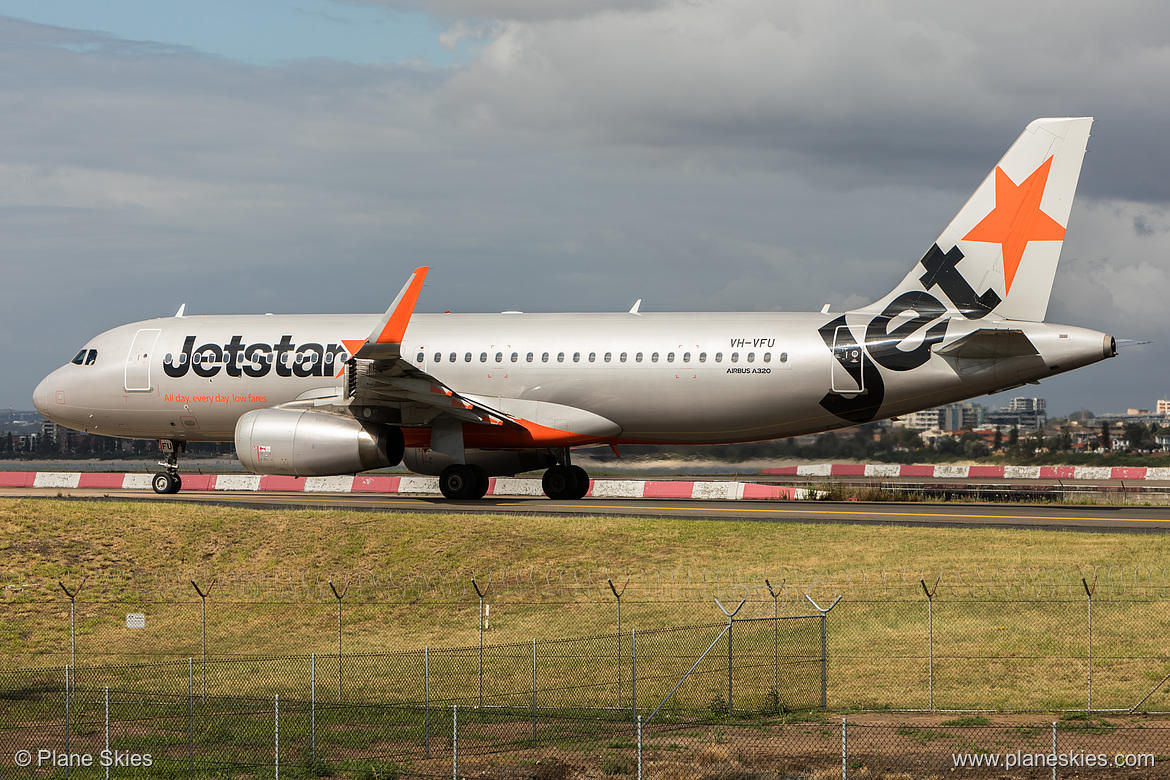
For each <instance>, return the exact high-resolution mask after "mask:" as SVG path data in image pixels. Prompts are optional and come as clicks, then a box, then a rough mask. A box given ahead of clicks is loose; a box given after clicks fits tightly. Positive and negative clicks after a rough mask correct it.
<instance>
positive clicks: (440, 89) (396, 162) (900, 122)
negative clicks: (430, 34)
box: [0, 0, 1170, 411]
mask: <svg viewBox="0 0 1170 780" xmlns="http://www.w3.org/2000/svg"><path fill="white" fill-rule="evenodd" d="M414 5H415V6H417V7H421V8H423V9H424V10H427V11H428V12H429V13H431V14H433V15H435V16H437V17H441V18H444V19H448V20H450V29H449V32H448V35H449V36H450V38H451V43H452V45H458V44H459V42H460V41H462V40H466V39H474V42H475V44H476V46H478V47H479V48H478V49H474V50H473V51H472V54H471V56H470V59H469V61H468V62H466V63H464V64H460V65H455V66H447V67H432V66H426V65H410V64H399V65H386V66H359V65H353V64H348V63H342V62H336V61H328V60H308V61H301V62H293V63H287V64H282V65H280V66H271V67H261V66H256V65H248V64H243V63H240V62H236V61H231V60H227V59H223V58H217V57H210V56H206V55H203V54H200V53H199V52H195V51H192V50H189V49H183V48H179V47H168V46H166V45H164V44H158V43H151V42H143V43H136V42H126V41H120V40H117V39H112V38H110V37H109V36H103V35H100V34H93V33H86V32H82V31H73V30H63V29H59V28H52V27H45V26H38V25H32V24H28V23H22V22H17V21H12V20H0V58H2V60H0V62H2V64H3V68H2V69H0V74H2V75H0V106H2V107H3V110H4V112H5V122H3V123H0V231H3V233H2V234H3V236H4V243H3V245H2V246H3V250H2V251H3V257H4V267H5V268H6V269H15V270H10V274H12V277H13V278H14V280H15V285H14V286H13V288H12V289H15V290H16V291H17V292H16V295H15V297H14V298H13V300H12V302H11V305H10V307H9V308H8V309H7V310H5V312H4V314H2V315H0V350H2V351H3V353H4V354H5V355H6V356H10V357H11V359H13V360H14V361H15V363H16V364H17V365H20V366H22V370H21V371H20V372H16V373H13V372H7V373H6V374H5V376H4V378H3V379H2V380H0V391H3V392H2V393H0V400H4V402H7V403H12V404H14V405H16V406H17V407H21V406H24V407H27V406H28V394H29V392H31V388H32V386H33V385H34V384H35V382H36V381H37V379H39V378H40V376H42V375H44V374H45V373H47V372H48V371H49V370H50V369H51V368H53V367H54V366H55V365H57V364H59V363H61V362H63V361H64V360H65V359H67V358H68V357H69V356H70V355H72V354H73V352H74V351H76V348H77V346H79V343H80V342H82V341H84V340H85V339H86V338H87V337H88V336H89V335H91V334H92V333H94V332H96V331H98V330H101V329H103V328H106V327H111V326H113V325H116V324H121V323H122V322H125V321H128V320H133V319H140V318H145V317H148V316H157V315H168V314H170V313H172V312H173V311H174V310H175V309H176V308H177V307H178V304H179V303H182V302H184V301H186V302H187V303H188V312H189V313H211V312H230V311H238V312H255V311H380V310H382V309H383V308H384V307H385V306H386V304H387V303H388V302H389V300H390V299H391V298H392V297H393V295H394V293H395V292H396V291H397V289H398V287H399V286H400V284H401V281H402V279H404V278H405V276H406V274H407V273H408V272H409V270H410V269H412V268H414V267H415V266H417V265H423V264H429V265H432V266H434V270H433V271H432V274H431V276H430V277H428V284H427V288H426V290H424V293H423V298H422V299H421V301H420V308H421V309H423V310H431V311H435V310H438V311H442V310H445V309H450V310H463V311H470V310H502V309H522V310H532V311H536V310H598V309H603V310H622V309H625V308H628V307H629V305H630V304H631V303H632V302H633V299H634V298H636V297H642V298H645V299H646V302H645V303H644V304H643V309H644V310H664V309H683V310H688V309H705V310H727V309H748V310H762V309H819V308H820V306H821V305H822V304H823V303H826V302H829V303H831V304H833V306H834V308H836V309H840V308H841V307H842V306H845V305H849V304H858V303H862V302H865V301H867V300H872V299H874V298H876V297H878V296H880V295H881V294H882V293H884V292H885V291H886V290H887V289H889V288H890V287H891V286H892V285H893V284H895V283H896V282H897V281H898V280H899V279H900V278H901V277H902V276H903V275H904V274H905V273H906V271H907V269H908V268H909V267H910V266H911V265H912V264H913V263H914V262H915V261H916V260H917V259H918V258H919V257H921V255H922V253H923V252H924V251H925V250H926V248H927V247H928V246H929V245H930V242H931V241H932V240H933V238H934V237H935V236H936V235H937V234H938V233H939V231H940V230H941V229H942V227H943V226H944V225H945V224H946V222H947V221H949V219H950V217H951V216H952V215H953V214H954V212H955V211H956V210H957V209H958V208H959V207H960V206H961V205H962V203H963V201H964V199H965V198H966V196H967V195H968V194H969V193H970V192H971V191H972V190H973V189H974V187H975V186H976V185H977V184H978V183H979V181H980V180H981V179H982V177H983V176H984V175H985V174H986V172H987V171H988V170H989V169H990V167H991V166H992V165H994V163H995V161H996V160H997V159H998V158H999V156H1000V155H1001V154H1002V153H1003V151H1004V150H1005V149H1006V148H1007V145H1008V144H1009V143H1011V141H1012V140H1014V138H1015V137H1016V136H1017V135H1018V133H1019V132H1020V130H1021V129H1022V128H1023V127H1024V125H1025V124H1026V123H1027V122H1028V121H1030V120H1031V119H1033V118H1035V117H1037V116H1044V115H1069V114H1095V115H1096V116H1097V118H1098V122H1097V124H1096V125H1095V126H1094V137H1093V138H1092V140H1091V142H1090V152H1089V155H1088V156H1087V157H1086V162H1085V169H1084V176H1083V177H1082V180H1081V188H1080V191H1079V200H1078V205H1077V206H1076V207H1075V208H1074V210H1073V215H1072V219H1071V222H1070V226H1069V232H1068V240H1067V241H1066V248H1065V257H1064V260H1063V266H1062V270H1061V272H1060V273H1059V274H1058V279H1057V286H1056V289H1055V292H1054V296H1053V304H1052V307H1051V310H1050V316H1051V317H1052V318H1053V319H1056V320H1057V321H1065V322H1069V323H1072V324H1079V325H1085V326H1088V327H1096V328H1100V329H1105V330H1117V331H1119V332H1120V331H1124V332H1123V333H1121V335H1131V336H1134V337H1145V338H1154V339H1157V340H1159V341H1160V342H1162V343H1165V342H1166V341H1167V337H1168V336H1170V333H1168V331H1170V326H1168V325H1167V324H1166V322H1165V317H1164V316H1163V315H1162V313H1161V304H1160V301H1164V300H1165V299H1166V298H1167V297H1170V280H1168V278H1167V273H1166V262H1165V261H1164V260H1163V258H1165V257H1167V256H1168V254H1170V238H1168V236H1170V233H1168V228H1170V220H1168V219H1167V216H1166V213H1165V204H1166V203H1167V201H1168V200H1170V185H1167V183H1166V175H1165V171H1166V170H1167V168H1170V159H1167V157H1168V155H1170V152H1168V151H1167V148H1166V145H1165V144H1164V142H1163V140H1162V138H1161V135H1162V134H1163V131H1162V128H1164V127H1166V126H1167V120H1168V119H1170V116H1167V112H1168V111H1170V108H1167V107H1168V106H1170V100H1166V97H1167V95H1166V91H1167V86H1166V83H1165V82H1166V80H1165V78H1164V74H1165V73H1166V72H1170V67H1168V66H1170V52H1168V51H1167V50H1165V47H1163V46H1162V45H1161V41H1160V40H1159V36H1160V33H1159V31H1160V30H1164V29H1166V28H1167V26H1168V25H1167V23H1168V22H1170V19H1167V15H1168V13H1170V9H1165V8H1163V7H1162V6H1161V5H1158V4H1154V3H1133V4H1129V5H1125V6H1120V7H1109V8H1106V7H1104V6H1102V7H1100V8H1098V7H1097V6H1096V5H1095V4H1090V3H1083V4H1076V3H1072V4H1069V3H1062V4H1059V5H1058V4H1056V3H1038V4H1019V3H1014V4H1008V3H993V4H990V5H989V4H981V5H980V6H979V7H978V9H975V8H974V7H972V8H970V9H967V8H951V7H948V6H940V5H939V4H937V3H929V4H928V3H906V2H889V3H881V4H856V3H849V4H845V3H786V4H776V3H772V2H747V1H746V0H729V1H728V2H720V3H692V2H671V3H667V2H647V3H644V4H637V5H628V4H623V5H622V7H621V8H618V7H617V6H616V5H614V4H609V3H586V2H579V3H566V4H558V3H546V2H541V3H535V2H534V3H521V2H505V1H504V0H501V2H499V3H498V4H496V5H490V4H483V3H480V2H476V3H470V2H468V3H466V4H463V3H460V2H458V1H457V0H446V1H445V2H444V1H442V0H437V1H436V2H434V3H416V4H414ZM485 9H488V10H490V13H488V10H485ZM1135 228H1140V229H1135ZM30 331H35V332H36V333H37V338H36V339H35V340H33V339H29V337H28V333H29V332H30ZM1148 349H1149V348H1148ZM1166 357H1167V355H1166V353H1165V350H1164V349H1163V348H1162V347H1159V346H1156V345H1155V347H1153V348H1152V351H1148V352H1147V353H1145V354H1144V355H1143V356H1142V358H1141V359H1139V360H1133V359H1129V358H1128V357H1127V359H1126V360H1123V361H1118V362H1117V363H1116V364H1112V365H1110V366H1109V368H1107V369H1100V370H1099V369H1097V368H1091V369H1089V370H1088V371H1086V372H1083V374H1082V373H1078V374H1077V375H1074V376H1072V377H1066V378H1059V379H1057V380H1055V382H1053V383H1045V387H1044V388H1043V390H1038V391H1036V392H1042V393H1045V394H1047V395H1048V396H1049V398H1050V408H1053V409H1055V410H1061V409H1064V408H1077V407H1080V406H1082V405H1085V406H1090V407H1093V408H1096V409H1097V410H1098V411H1104V410H1107V409H1108V408H1110V407H1109V405H1110V404H1112V408H1124V407H1125V406H1132V405H1142V406H1146V405H1150V404H1152V398H1153V397H1154V396H1155V395H1160V394H1162V393H1165V392H1167V388H1166V385H1167V384H1168V378H1167V372H1166V370H1165V369H1164V368H1161V366H1165V365H1166V364H1167V360H1166ZM1094 372H1096V373H1094ZM1126 372H1129V373H1126ZM1119 378H1120V379H1121V384H1122V385H1123V386H1124V387H1126V388H1127V392H1128V393H1130V394H1131V395H1133V396H1134V397H1133V398H1128V397H1127V398H1126V399H1124V400H1118V402H1117V403H1113V399H1114V398H1116V397H1117V394H1116V392H1115V390H1113V389H1110V388H1109V387H1107V385H1108V381H1107V380H1113V381H1114V382H1116V381H1118V379H1119ZM1082 396H1084V397H1082Z"/></svg>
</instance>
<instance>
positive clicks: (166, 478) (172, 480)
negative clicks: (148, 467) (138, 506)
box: [150, 439, 187, 494]
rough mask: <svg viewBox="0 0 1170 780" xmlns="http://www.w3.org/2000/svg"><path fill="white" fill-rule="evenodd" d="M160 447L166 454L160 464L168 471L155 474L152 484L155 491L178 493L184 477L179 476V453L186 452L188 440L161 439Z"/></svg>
mask: <svg viewBox="0 0 1170 780" xmlns="http://www.w3.org/2000/svg"><path fill="white" fill-rule="evenodd" d="M158 448H159V450H160V451H161V452H162V453H163V454H164V455H165V456H166V460H160V461H159V462H158V465H160V466H162V467H163V468H164V469H166V471H160V472H158V473H157V474H155V475H154V477H153V478H152V479H151V480H150V486H151V487H152V488H154V492H155V493H160V494H171V493H178V492H179V490H180V489H181V488H182V487H183V478H182V477H180V476H179V453H182V452H186V450H187V442H185V441H172V440H171V439H160V440H159V442H158Z"/></svg>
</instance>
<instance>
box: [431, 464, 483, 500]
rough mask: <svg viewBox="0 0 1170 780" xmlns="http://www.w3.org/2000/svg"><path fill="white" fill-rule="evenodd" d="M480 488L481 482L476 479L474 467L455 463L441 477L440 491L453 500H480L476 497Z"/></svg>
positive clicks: (444, 470)
mask: <svg viewBox="0 0 1170 780" xmlns="http://www.w3.org/2000/svg"><path fill="white" fill-rule="evenodd" d="M485 477H486V475H485ZM478 487H479V480H478V479H477V478H476V474H475V467H474V466H467V465H464V464H462V463H453V464H451V465H450V466H448V467H447V468H445V469H443V473H442V474H440V475H439V491H440V492H441V493H442V494H443V495H444V496H446V497H447V498H450V499H453V500H461V499H467V498H478V496H476V495H475V493H476V490H477V489H478ZM485 492H486V489H485Z"/></svg>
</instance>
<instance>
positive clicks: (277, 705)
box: [273, 693, 280, 780]
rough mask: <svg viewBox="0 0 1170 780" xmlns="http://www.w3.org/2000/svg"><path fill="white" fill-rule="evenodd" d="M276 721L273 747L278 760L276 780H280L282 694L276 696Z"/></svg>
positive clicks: (274, 712) (274, 711)
mask: <svg viewBox="0 0 1170 780" xmlns="http://www.w3.org/2000/svg"><path fill="white" fill-rule="evenodd" d="M273 716H274V718H275V720H276V739H275V743H274V745H273V756H274V757H275V759H276V780H280V694H279V693H278V694H276V704H275V706H274V708H273Z"/></svg>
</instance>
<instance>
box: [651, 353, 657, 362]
mask: <svg viewBox="0 0 1170 780" xmlns="http://www.w3.org/2000/svg"><path fill="white" fill-rule="evenodd" d="M650 362H651V363H657V362H658V353H657V352H655V353H653V354H651V355H650Z"/></svg>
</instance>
